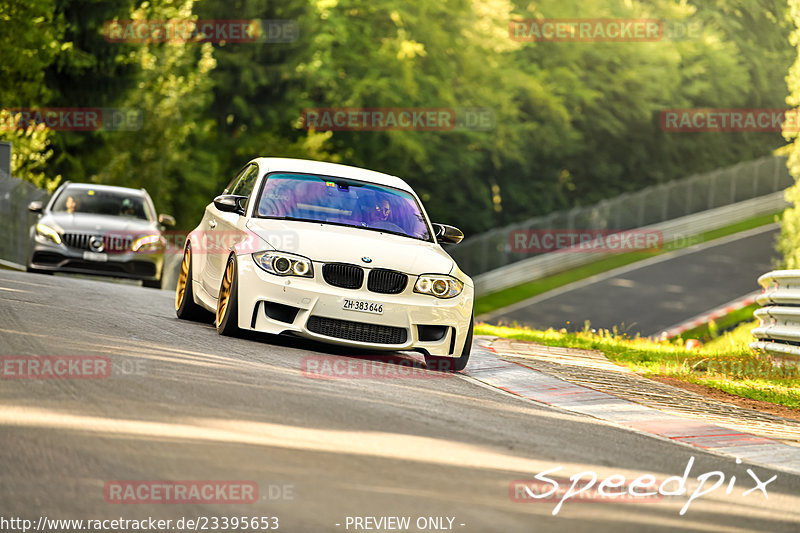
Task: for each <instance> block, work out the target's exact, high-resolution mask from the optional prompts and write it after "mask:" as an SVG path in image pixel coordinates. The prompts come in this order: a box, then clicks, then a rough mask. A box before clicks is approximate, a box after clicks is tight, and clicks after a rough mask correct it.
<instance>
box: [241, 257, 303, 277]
mask: <svg viewBox="0 0 800 533" xmlns="http://www.w3.org/2000/svg"><path fill="white" fill-rule="evenodd" d="M253 259H255V261H256V264H257V265H258V266H260V267H261V268H263V269H264V270H266V271H267V272H269V273H270V274H275V275H276V276H300V277H301V278H313V277H314V267H313V266H312V264H311V260H310V259H308V258H305V257H303V256H301V255H294V254H287V253H285V252H272V251H270V252H257V253H254V254H253Z"/></svg>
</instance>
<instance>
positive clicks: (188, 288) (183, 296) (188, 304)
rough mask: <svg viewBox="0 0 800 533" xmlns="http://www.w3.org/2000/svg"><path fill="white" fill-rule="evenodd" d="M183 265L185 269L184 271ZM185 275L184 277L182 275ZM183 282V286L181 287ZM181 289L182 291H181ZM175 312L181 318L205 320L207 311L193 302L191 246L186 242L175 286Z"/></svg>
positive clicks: (207, 315)
mask: <svg viewBox="0 0 800 533" xmlns="http://www.w3.org/2000/svg"><path fill="white" fill-rule="evenodd" d="M184 266H185V267H186V270H185V271H184ZM184 276H185V277H184ZM181 284H183V287H181ZM181 289H183V292H181ZM175 314H176V315H178V318H180V319H181V320H196V321H206V320H207V319H208V317H209V312H208V311H206V310H205V309H203V308H202V307H200V306H199V305H197V304H196V303H194V293H193V292H192V247H191V245H189V244H188V243H187V244H186V248H184V250H183V260H182V261H181V271H180V274H179V275H178V286H177V287H176V288H175Z"/></svg>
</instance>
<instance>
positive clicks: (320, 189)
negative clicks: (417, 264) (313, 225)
mask: <svg viewBox="0 0 800 533" xmlns="http://www.w3.org/2000/svg"><path fill="white" fill-rule="evenodd" d="M257 216H259V217H263V218H282V219H289V220H304V221H308V222H323V223H328V224H338V225H344V226H352V227H355V228H364V229H371V230H379V231H386V232H389V233H396V234H398V235H403V236H406V237H412V238H414V239H420V240H424V241H430V240H431V236H430V232H429V231H428V226H427V224H426V223H425V217H424V216H423V214H422V210H421V209H420V207H419V204H418V203H417V201H416V200H415V199H414V197H413V196H412V195H411V194H409V193H407V192H405V191H401V190H399V189H393V188H391V187H384V186H381V185H376V184H372V183H365V182H362V181H355V180H350V179H345V178H336V177H331V176H316V175H309V174H270V175H269V176H268V177H267V180H266V182H265V184H264V187H263V188H262V191H261V197H260V199H259V202H258V209H257Z"/></svg>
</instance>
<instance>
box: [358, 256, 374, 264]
mask: <svg viewBox="0 0 800 533" xmlns="http://www.w3.org/2000/svg"><path fill="white" fill-rule="evenodd" d="M361 260H362V261H364V262H365V263H372V259H370V258H369V257H366V256H364V257H362V258H361Z"/></svg>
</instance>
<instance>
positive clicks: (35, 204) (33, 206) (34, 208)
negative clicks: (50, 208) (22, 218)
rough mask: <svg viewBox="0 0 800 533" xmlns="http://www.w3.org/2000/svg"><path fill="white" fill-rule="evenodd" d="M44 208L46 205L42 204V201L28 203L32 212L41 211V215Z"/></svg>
mask: <svg viewBox="0 0 800 533" xmlns="http://www.w3.org/2000/svg"><path fill="white" fill-rule="evenodd" d="M43 210H44V206H43V205H42V202H31V203H29V204H28V211H30V212H31V213H39V214H40V215H41V214H42V212H43Z"/></svg>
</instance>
